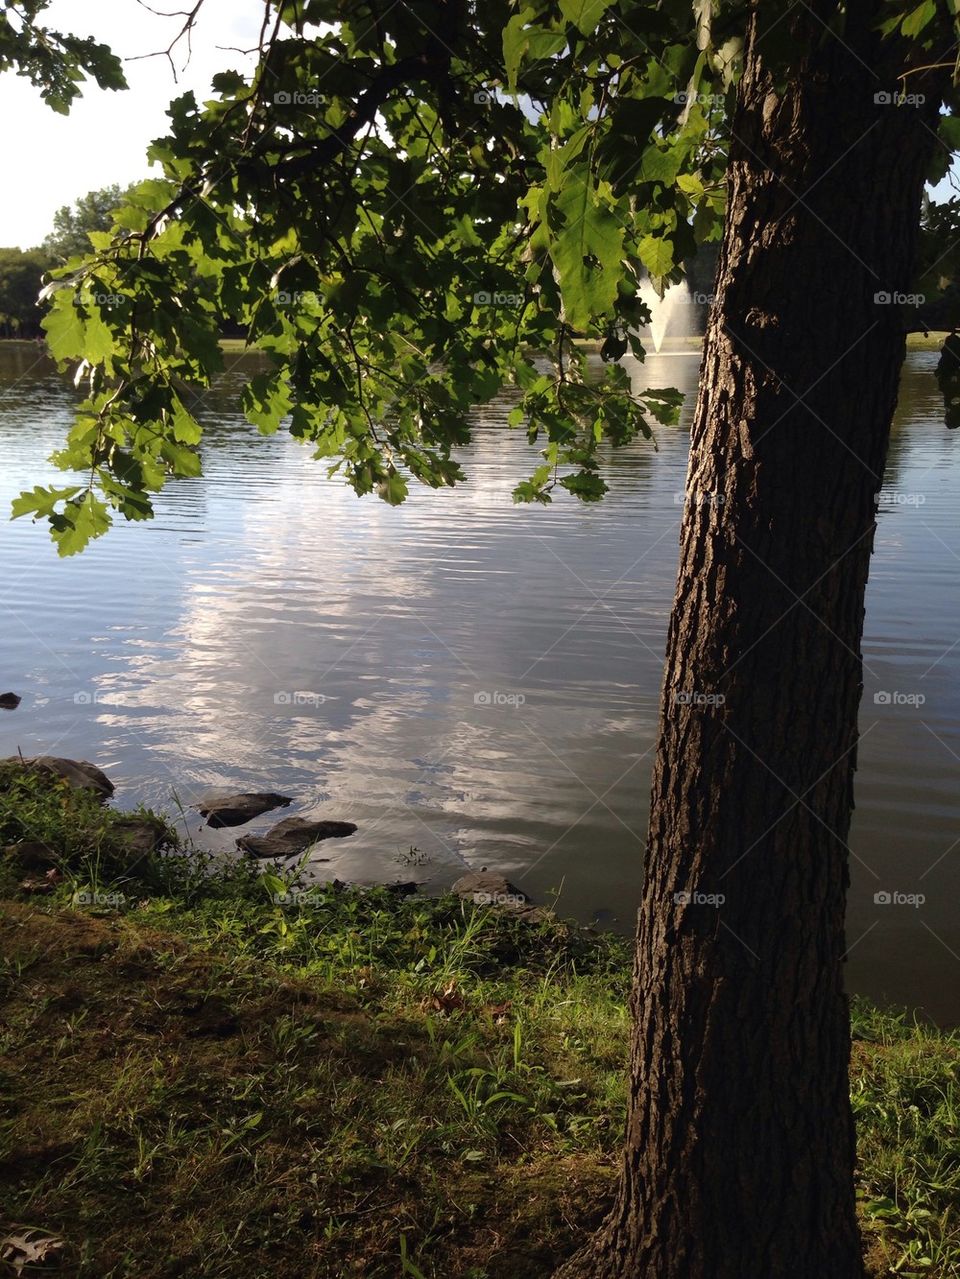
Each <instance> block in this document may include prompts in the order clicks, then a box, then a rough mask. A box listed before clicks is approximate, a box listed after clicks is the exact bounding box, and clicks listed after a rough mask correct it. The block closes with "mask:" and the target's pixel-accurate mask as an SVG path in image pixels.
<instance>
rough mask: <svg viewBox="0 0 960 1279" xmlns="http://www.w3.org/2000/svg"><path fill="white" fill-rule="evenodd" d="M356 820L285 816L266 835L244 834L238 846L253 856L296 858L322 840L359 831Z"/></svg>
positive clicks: (339, 837)
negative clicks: (308, 818)
mask: <svg viewBox="0 0 960 1279" xmlns="http://www.w3.org/2000/svg"><path fill="white" fill-rule="evenodd" d="M356 829H357V828H356V825H355V824H354V823H353V822H310V821H307V820H306V818H303V817H285V818H284V819H283V821H282V822H277V824H276V826H274V827H272V828H271V829H270V830H268V831H267V833H266V835H243V836H241V837H240V839H238V840H237V847H238V848H240V849H242V850H243V851H244V852H245V853H249V854H250V855H251V857H293V856H294V855H295V854H296V853H302V852H303V850H304V849H305V848H309V847H310V845H311V844H316V843H317V842H318V841H319V840H321V839H342V838H343V837H344V836H346V835H352V834H353V832H354V831H355V830H356Z"/></svg>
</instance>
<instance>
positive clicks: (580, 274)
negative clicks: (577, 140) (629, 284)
mask: <svg viewBox="0 0 960 1279" xmlns="http://www.w3.org/2000/svg"><path fill="white" fill-rule="evenodd" d="M555 204H556V208H557V209H558V210H559V212H560V213H561V214H562V215H563V218H564V224H563V227H562V229H561V230H560V231H559V232H558V233H557V234H556V235H555V236H554V238H553V240H552V242H551V245H550V256H551V258H552V259H553V262H554V264H555V265H556V268H557V272H558V274H559V276H560V287H561V289H562V291H563V304H564V309H565V313H566V318H567V322H568V323H569V324H570V326H571V327H572V328H574V329H576V330H578V331H581V332H582V331H583V330H584V329H586V328H587V326H588V325H589V323H590V321H591V320H592V319H593V318H595V317H598V316H603V315H606V313H607V312H608V311H610V309H611V308H612V306H613V303H614V301H615V299H616V296H617V279H618V276H619V274H620V272H621V270H622V258H623V240H624V234H625V228H624V225H623V222H622V221H621V219H620V218H619V217H618V216H617V214H616V213H615V212H614V211H613V210H612V209H611V208H610V207H609V205H608V203H607V202H606V201H605V200H602V199H600V198H599V194H598V192H597V191H596V190H594V188H593V187H592V185H591V179H590V175H589V172H588V171H587V170H586V169H585V168H583V167H579V168H578V169H576V170H571V171H569V173H568V175H567V177H566V178H565V182H564V187H563V189H562V190H561V192H560V194H559V195H558V196H557V197H556V201H555Z"/></svg>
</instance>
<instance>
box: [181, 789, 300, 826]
mask: <svg viewBox="0 0 960 1279" xmlns="http://www.w3.org/2000/svg"><path fill="white" fill-rule="evenodd" d="M292 803H293V800H292V799H291V798H290V796H289V795H277V794H276V792H274V791H241V792H240V793H239V794H236V795H207V796H205V798H204V799H202V800H201V801H200V803H199V804H198V805H197V807H198V808H199V809H200V813H201V815H202V816H204V817H205V818H206V819H207V821H208V822H209V824H210V825H211V826H213V827H215V828H219V827H221V826H242V825H243V823H244V822H249V821H252V820H253V819H254V817H260V816H262V815H263V814H264V813H269V812H270V811H271V809H274V808H286V806H287V805H288V804H292Z"/></svg>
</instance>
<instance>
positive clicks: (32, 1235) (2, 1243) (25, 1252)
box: [0, 1227, 66, 1275]
mask: <svg viewBox="0 0 960 1279" xmlns="http://www.w3.org/2000/svg"><path fill="white" fill-rule="evenodd" d="M15 1229H18V1230H19V1233H18V1234H9V1235H7V1236H6V1238H5V1239H0V1260H3V1261H6V1262H7V1263H8V1264H9V1265H11V1266H12V1267H13V1269H14V1272H15V1273H16V1274H18V1275H19V1274H22V1273H23V1268H24V1266H28V1265H33V1264H34V1263H36V1262H39V1263H40V1264H41V1265H42V1264H43V1263H44V1262H47V1261H59V1260H60V1258H59V1255H58V1254H59V1253H61V1252H62V1251H63V1249H64V1248H65V1247H66V1245H65V1244H64V1242H63V1240H62V1239H58V1238H57V1237H56V1235H48V1234H45V1233H44V1232H43V1231H42V1230H35V1229H31V1228H29V1227H23V1228H21V1227H15Z"/></svg>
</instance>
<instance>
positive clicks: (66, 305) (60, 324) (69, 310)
mask: <svg viewBox="0 0 960 1279" xmlns="http://www.w3.org/2000/svg"><path fill="white" fill-rule="evenodd" d="M73 296H74V295H73V293H72V291H71V290H69V289H62V290H60V291H59V292H58V293H57V294H56V296H55V298H54V303H53V306H52V308H51V309H50V311H49V312H48V314H47V315H46V317H45V318H44V321H43V327H44V329H45V331H46V334H47V347H48V349H49V351H50V354H51V355H52V356H53V358H54V359H55V360H56V361H57V362H58V363H59V362H60V361H63V360H69V359H72V358H75V357H76V356H79V355H82V354H83V350H84V341H85V333H84V325H83V320H82V319H81V317H80V312H79V310H78V308H77V307H76V306H75V305H74V301H73Z"/></svg>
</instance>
